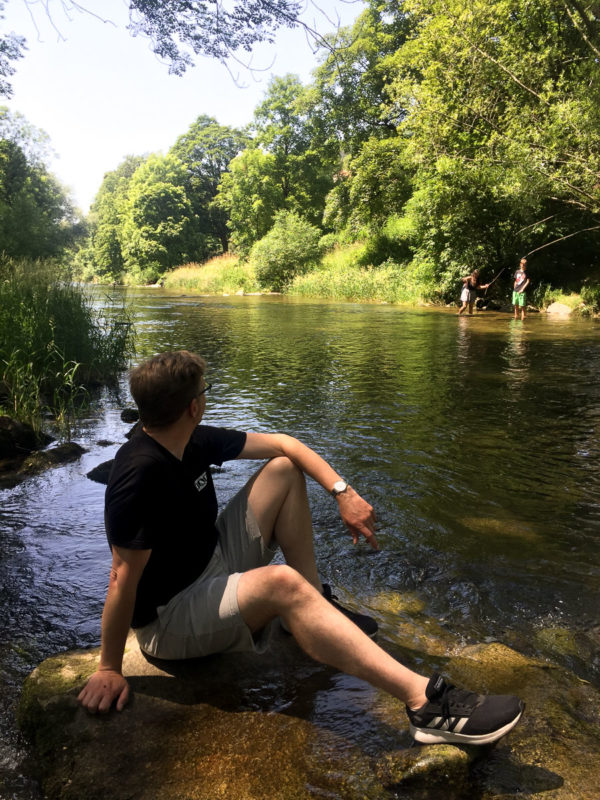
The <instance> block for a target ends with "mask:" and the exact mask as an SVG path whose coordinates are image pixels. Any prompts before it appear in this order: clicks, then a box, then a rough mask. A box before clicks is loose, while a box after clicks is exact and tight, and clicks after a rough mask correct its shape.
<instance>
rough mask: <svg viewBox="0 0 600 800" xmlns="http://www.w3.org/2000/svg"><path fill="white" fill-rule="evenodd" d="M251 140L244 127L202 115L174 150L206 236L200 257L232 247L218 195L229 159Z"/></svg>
mask: <svg viewBox="0 0 600 800" xmlns="http://www.w3.org/2000/svg"><path fill="white" fill-rule="evenodd" d="M248 143H249V137H248V136H247V135H246V134H245V133H243V132H242V131H240V130H236V129H235V128H230V127H227V126H224V125H219V123H218V122H217V120H216V119H214V118H213V117H208V116H206V115H201V116H199V117H198V119H196V121H195V122H194V123H192V125H191V126H190V128H189V130H188V131H187V133H185V134H183V135H182V136H180V137H179V138H178V139H177V141H176V142H175V144H174V145H173V147H172V148H171V150H170V153H171V154H172V155H174V156H175V157H176V158H178V159H179V160H180V161H181V163H182V164H183V166H184V168H185V172H186V180H185V190H186V194H187V196H188V199H189V201H190V203H191V206H192V211H193V213H194V215H195V217H196V219H197V221H198V226H199V231H201V232H202V233H203V234H204V236H205V237H206V243H205V247H204V250H205V252H204V253H197V254H196V256H195V257H196V258H197V259H198V260H200V258H202V257H206V256H208V255H211V254H212V253H214V252H215V251H216V250H217V249H220V250H221V251H222V252H227V250H228V249H229V229H228V227H227V219H228V218H227V213H226V211H225V209H224V207H223V206H222V205H218V204H215V203H214V199H215V197H216V196H217V190H218V187H219V183H220V182H221V178H222V177H223V175H224V174H225V173H226V172H227V170H228V167H229V163H230V162H231V161H232V160H233V159H234V158H235V156H237V155H238V154H239V153H240V152H241V151H242V150H243V149H244V147H246V145H247V144H248Z"/></svg>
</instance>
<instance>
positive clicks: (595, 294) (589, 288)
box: [581, 283, 600, 312]
mask: <svg viewBox="0 0 600 800" xmlns="http://www.w3.org/2000/svg"><path fill="white" fill-rule="evenodd" d="M581 299H582V300H583V302H584V303H585V304H586V306H588V307H589V308H590V309H591V310H592V311H594V312H597V311H600V284H598V283H590V284H586V285H584V286H582V287H581Z"/></svg>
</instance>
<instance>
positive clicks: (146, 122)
mask: <svg viewBox="0 0 600 800" xmlns="http://www.w3.org/2000/svg"><path fill="white" fill-rule="evenodd" d="M306 1H307V3H308V2H309V0H306ZM79 5H83V6H84V7H85V8H86V9H88V11H90V12H92V13H82V12H80V11H78V10H77V8H74V7H73V5H72V3H71V2H70V0H8V2H7V3H6V7H5V9H4V20H3V21H1V22H0V25H1V28H2V31H3V32H6V33H8V32H14V33H18V34H20V35H22V36H25V38H26V39H27V47H28V50H27V51H26V54H25V57H24V58H23V59H21V60H19V61H17V62H16V63H15V66H16V68H17V72H16V73H15V75H13V77H12V79H11V83H12V86H13V96H12V97H11V98H9V99H7V98H0V105H5V106H8V108H9V109H10V110H11V111H15V112H19V113H21V114H23V115H24V116H25V117H26V119H27V121H28V122H29V123H31V124H32V125H34V126H35V127H36V128H41V129H42V130H43V131H45V132H46V133H47V134H48V135H49V137H50V142H51V146H52V149H53V151H54V152H55V153H56V157H54V158H52V160H51V161H50V163H49V168H50V169H51V171H52V172H53V173H54V174H55V175H56V176H57V177H58V178H59V180H60V181H61V182H62V183H63V184H64V185H65V186H66V187H67V188H68V189H69V190H70V192H71V196H72V197H73V200H74V202H75V205H76V206H77V207H78V208H79V209H80V210H81V211H83V213H87V212H88V210H89V205H90V203H91V202H92V201H93V199H94V196H95V194H96V192H97V191H98V189H99V188H100V184H101V183H102V179H103V177H104V175H105V173H106V172H109V171H110V170H113V169H115V168H116V167H117V166H118V165H119V164H120V163H121V161H122V160H123V158H124V157H125V156H126V155H130V154H134V155H140V154H144V153H151V152H162V153H166V151H167V150H168V149H169V148H170V147H171V146H172V145H173V144H174V142H175V140H176V139H177V137H178V136H180V135H181V134H183V133H185V132H186V131H187V129H188V128H189V126H190V125H191V123H192V122H193V121H194V120H195V119H196V118H197V117H198V116H199V115H200V114H208V115H209V116H213V117H215V118H216V119H217V120H218V121H219V122H220V123H221V124H223V125H232V126H242V125H245V124H247V123H249V122H250V121H251V119H252V115H253V111H254V109H255V107H256V106H257V105H258V103H259V102H260V101H261V100H262V99H263V97H264V94H265V91H266V90H267V87H268V83H269V79H270V78H271V77H272V76H276V75H285V74H286V73H288V72H291V73H294V74H296V75H298V76H299V77H300V79H301V80H302V81H303V82H304V83H308V82H309V81H310V80H311V71H312V69H314V68H315V67H316V66H317V58H316V56H315V55H314V52H313V50H314V45H313V46H312V48H311V45H310V43H309V42H308V41H307V38H306V34H305V33H304V32H303V31H302V30H293V31H291V30H288V29H285V30H282V31H280V32H278V34H277V39H276V42H275V43H274V44H273V45H266V44H265V45H260V46H259V47H258V48H257V50H256V51H255V52H254V53H253V54H252V56H251V63H252V66H253V68H254V69H253V70H248V69H246V68H244V67H243V66H240V65H238V64H236V63H235V62H232V63H231V64H230V70H231V72H230V71H228V70H227V68H226V67H225V66H224V65H222V64H220V63H219V62H217V61H215V60H213V59H209V58H203V57H196V58H195V59H194V60H195V66H194V67H192V68H190V69H188V70H187V72H186V73H185V75H184V76H183V77H179V76H177V75H170V74H169V72H168V66H167V65H166V64H165V63H164V62H161V61H160V60H159V59H158V57H157V56H156V55H155V54H154V53H153V52H152V50H151V48H150V42H149V41H148V40H147V39H145V38H142V37H136V38H134V37H132V36H131V34H130V33H129V32H128V31H127V30H126V25H127V21H128V17H127V5H128V4H127V2H126V0H79ZM46 6H47V7H48V8H49V10H50V17H49V15H48V14H47V13H46V10H45V7H46ZM363 8H364V6H363V5H362V2H361V0H355V1H354V2H347V0H346V2H344V0H318V5H307V6H306V8H305V11H304V13H303V17H302V18H303V19H304V20H305V21H306V22H307V23H308V24H310V25H312V26H313V27H316V28H317V29H318V30H319V32H320V33H326V32H328V31H332V30H334V28H335V26H336V24H338V22H339V23H340V24H342V25H347V24H350V23H351V22H352V21H353V20H354V19H355V18H356V17H357V16H358V14H359V13H360V12H361V10H362V9H363ZM99 17H100V18H99ZM245 57H246V58H248V56H247V55H246V54H245ZM231 73H233V77H232V74H231Z"/></svg>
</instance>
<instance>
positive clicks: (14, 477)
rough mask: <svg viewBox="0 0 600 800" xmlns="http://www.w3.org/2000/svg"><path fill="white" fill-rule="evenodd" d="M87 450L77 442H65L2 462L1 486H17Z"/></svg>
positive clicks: (76, 457) (77, 456)
mask: <svg viewBox="0 0 600 800" xmlns="http://www.w3.org/2000/svg"><path fill="white" fill-rule="evenodd" d="M85 452H86V450H85V449H84V448H83V447H82V446H81V445H80V444H77V442H65V443H64V444H59V445H57V446H56V447H52V448H50V449H49V450H36V451H34V452H32V453H29V454H28V455H26V456H25V457H24V458H19V459H15V460H9V459H7V460H6V461H3V462H0V488H9V487H11V486H16V485H17V484H18V483H20V482H21V481H23V480H25V478H29V477H30V476H31V475H37V474H39V473H40V472H43V471H44V470H47V469H49V468H50V467H55V466H58V465H59V464H68V463H69V462H71V461H76V460H77V459H78V458H80V457H81V456H82V455H83V453H85Z"/></svg>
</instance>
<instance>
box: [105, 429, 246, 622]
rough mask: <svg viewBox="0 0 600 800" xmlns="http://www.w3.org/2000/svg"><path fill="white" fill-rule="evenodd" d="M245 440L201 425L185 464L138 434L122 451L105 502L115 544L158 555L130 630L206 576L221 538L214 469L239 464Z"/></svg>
mask: <svg viewBox="0 0 600 800" xmlns="http://www.w3.org/2000/svg"><path fill="white" fill-rule="evenodd" d="M245 442H246V434H245V433H242V432H241V431H234V430H228V429H227V428H213V427H211V426H209V425H199V426H198V427H197V428H196V429H195V431H194V432H193V434H192V436H191V439H190V441H189V444H188V445H187V447H186V449H185V452H184V454H183V459H182V460H181V461H180V460H179V459H178V458H176V457H175V456H174V455H173V454H172V453H170V452H169V451H168V450H166V449H165V448H164V447H163V446H162V445H160V444H159V443H158V442H157V441H155V440H154V439H153V438H152V437H151V436H148V434H146V433H144V431H143V430H142V429H141V428H140V429H139V431H136V433H135V434H134V435H133V436H132V437H131V439H130V440H129V441H128V442H126V443H125V444H124V445H123V446H122V447H121V448H120V449H119V451H118V452H117V455H116V457H115V462H114V464H113V468H112V470H111V473H110V477H109V479H108V486H107V488H106V500H105V525H106V535H107V538H108V542H109V544H110V545H117V546H118V547H125V548H128V549H131V550H152V553H151V554H150V558H149V560H148V563H147V564H146V567H145V569H144V572H143V573H142V577H141V579H140V582H139V584H138V588H137V594H136V601H135V610H134V614H133V620H132V627H134V628H140V627H143V626H144V625H147V624H148V623H149V622H152V620H153V619H155V618H156V608H157V606H161V605H165V604H166V603H168V602H169V600H170V599H171V598H172V597H174V596H175V595H176V594H177V593H178V592H180V591H181V590H182V589H185V587H186V586H189V584H190V583H193V581H195V580H196V578H197V577H198V576H199V575H200V574H201V572H202V571H203V570H204V568H205V567H206V565H207V564H208V562H209V561H210V558H211V556H212V554H213V551H214V549H215V545H216V542H217V538H218V533H217V529H216V528H215V520H216V518H217V497H216V494H215V489H214V485H213V481H212V475H211V472H210V465H211V464H218V465H221V464H222V463H223V462H224V461H229V460H231V459H234V458H236V457H237V456H238V455H239V454H240V452H241V451H242V449H243V447H244V444H245Z"/></svg>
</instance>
